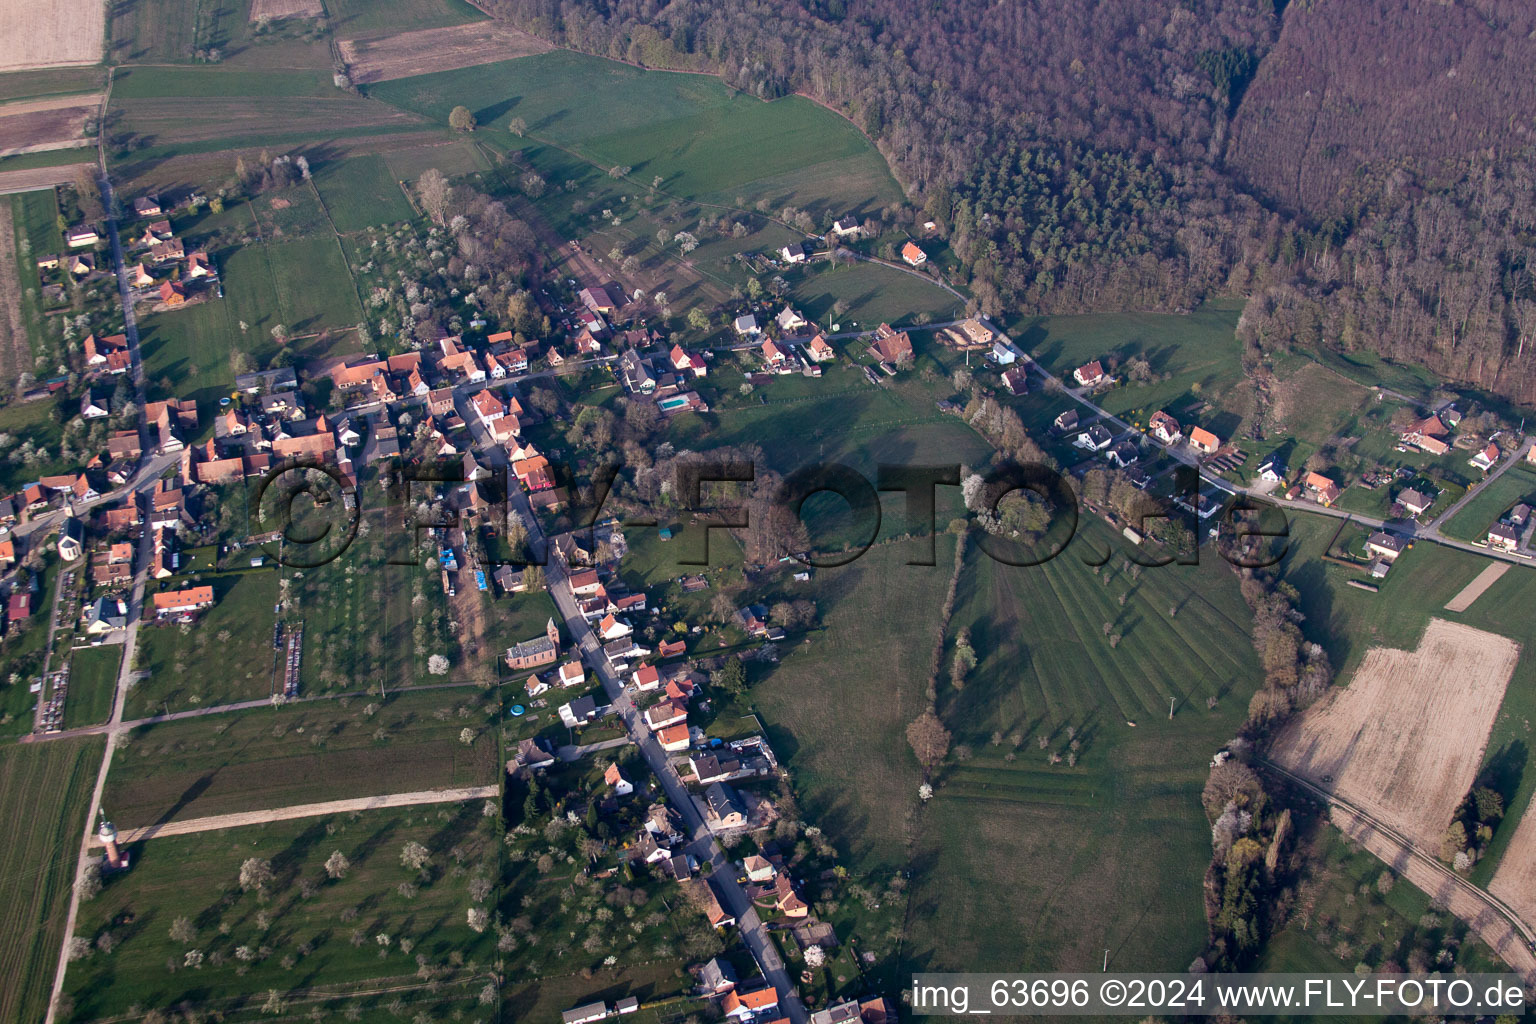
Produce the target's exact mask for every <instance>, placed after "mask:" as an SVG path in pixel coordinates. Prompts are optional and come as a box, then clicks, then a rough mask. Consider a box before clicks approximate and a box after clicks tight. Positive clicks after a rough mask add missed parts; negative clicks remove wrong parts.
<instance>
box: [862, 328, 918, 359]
mask: <svg viewBox="0 0 1536 1024" xmlns="http://www.w3.org/2000/svg"><path fill="white" fill-rule="evenodd" d="M869 350H870V351H871V352H873V353H874V354H875V358H877V359H879V360H880V361H881V362H882V363H897V364H900V363H910V362H911V361H912V359H913V356H914V352H913V350H912V338H911V337H910V336H909V335H908V334H907V332H906V331H898V330H897V329H896V328H894V327H892V326H891V325H890V324H881V325H880V326H879V327H877V328H875V340H874V341H872V342H870V344H869Z"/></svg>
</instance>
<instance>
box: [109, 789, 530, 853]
mask: <svg viewBox="0 0 1536 1024" xmlns="http://www.w3.org/2000/svg"><path fill="white" fill-rule="evenodd" d="M500 794H501V789H500V787H498V786H468V787H465V788H463V789H425V790H420V791H418V792H415V793H388V794H385V795H384V796H360V797H355V798H353V799H351V800H325V801H321V802H320V803H313V804H294V805H293V806H291V807H269V808H267V809H266V810H262V811H241V812H239V813H237V814H215V815H212V816H210V817H207V818H188V819H187V820H185V821H168V822H166V823H164V824H162V825H145V826H143V827H142V828H125V829H121V830H119V831H118V833H117V838H118V842H120V843H123V844H125V845H126V844H129V843H138V842H143V841H144V840H146V839H159V838H164V837H165V836H184V835H190V834H192V833H194V832H213V831H215V830H217V829H222V828H241V827H243V826H245V825H265V824H267V823H268V822H273V821H291V820H293V819H294V818H318V817H322V816H324V815H327V814H346V813H348V812H350V811H376V810H380V809H382V808H387V807H415V806H418V805H420V804H457V803H463V802H464V801H466V800H490V799H495V798H496V797H498V796H499V795H500ZM91 845H92V846H99V845H101V842H100V840H98V839H96V838H95V837H94V836H93V837H92V838H91Z"/></svg>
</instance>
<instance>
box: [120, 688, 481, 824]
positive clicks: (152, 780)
mask: <svg viewBox="0 0 1536 1024" xmlns="http://www.w3.org/2000/svg"><path fill="white" fill-rule="evenodd" d="M370 708H373V709H374V710H373V711H372V712H370V710H369V709H370ZM461 709H462V714H461ZM496 711H497V702H496V701H495V699H494V696H493V695H491V694H489V693H487V692H486V691H481V690H479V689H476V688H473V687H465V688H454V689H444V690H408V691H402V692H397V693H392V694H390V695H389V696H388V697H386V698H383V699H380V698H367V699H364V698H355V699H354V698H343V699H338V700H320V701H313V702H300V703H298V704H289V705H286V706H284V707H278V708H274V709H271V710H267V709H261V710H257V711H244V712H231V713H226V714H219V715H209V716H206V717H202V718H189V719H182V720H179V721H173V722H163V723H159V724H155V725H145V726H140V727H139V728H137V729H135V730H133V732H132V733H130V734H129V736H128V738H129V744H128V747H127V748H126V749H123V748H119V750H118V756H117V758H116V759H114V761H113V764H112V774H111V776H110V777H109V778H108V780H107V796H106V797H104V800H105V801H106V804H107V806H108V807H110V808H111V809H112V814H113V815H114V816H115V817H114V820H115V821H116V823H117V825H118V826H119V827H120V828H137V827H142V826H145V825H152V824H156V823H162V822H166V821H180V820H185V819H190V818H204V817H211V816H213V815H217V814H233V813H237V812H241V811H255V810H261V809H263V808H267V807H286V806H292V805H295V804H303V803H314V802H318V801H322V800H342V799H348V798H351V797H367V796H379V795H382V794H387V793H411V792H416V791H418V790H423V789H434V788H445V789H458V788H462V787H465V786H483V785H491V784H494V783H495V781H496V778H497V772H498V770H499V768H500V763H499V760H498V756H497V755H498V751H497V743H496V737H495V736H494V734H493V733H492V732H491V731H489V729H488V727H489V726H490V725H491V724H492V723H494V721H495V715H496ZM466 728H468V729H470V730H471V731H472V732H474V733H475V741H474V743H473V744H471V745H465V744H464V743H462V742H460V739H459V734H460V732H461V731H462V730H464V729H466Z"/></svg>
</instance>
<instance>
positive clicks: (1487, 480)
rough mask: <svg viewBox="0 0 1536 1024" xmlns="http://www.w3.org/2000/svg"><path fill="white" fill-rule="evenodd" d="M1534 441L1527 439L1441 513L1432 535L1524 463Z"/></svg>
mask: <svg viewBox="0 0 1536 1024" xmlns="http://www.w3.org/2000/svg"><path fill="white" fill-rule="evenodd" d="M1533 441H1536V438H1527V439H1526V440H1525V441H1524V442H1522V443H1521V445H1520V447H1519V449H1518V450H1517V451H1516V452H1515V453H1514V454H1513V455H1512V456H1510V457H1509V458H1506V459H1504V460H1503V461H1502V462H1500V463H1499V464H1498V465H1497V466H1495V467H1494V468H1493V469H1492V470H1490V471H1489V473H1488V475H1487V476H1485V477H1484V478H1483V479H1482V481H1481V482H1479V483H1477V484H1475V485H1473V486H1472V487H1468V488H1467V493H1466V494H1463V495H1462V496H1461V498H1460V499H1458V500H1457V501H1456V503H1455V504H1453V505H1452V506H1451V507H1450V508H1448V509H1446V510H1445V511H1444V512H1441V513H1440V514H1439V515H1438V516H1435V518H1434V519H1432V520H1431V521H1430V523H1429V530H1430V531H1431V532H1432V533H1434V534H1436V535H1438V534H1439V532H1440V524H1441V523H1444V522H1448V521H1449V520H1450V518H1451V517H1452V516H1454V515H1455V514H1456V513H1457V512H1460V511H1461V507H1462V506H1463V505H1465V504H1466V503H1467V502H1469V501H1471V500H1472V499H1473V498H1475V497H1477V495H1478V494H1479V493H1480V492H1481V491H1482V489H1483V488H1484V487H1487V486H1488V485H1490V484H1492V483H1493V482H1494V481H1495V480H1497V479H1498V478H1499V477H1501V476H1503V475H1504V474H1505V473H1507V472H1509V470H1510V467H1511V466H1515V465H1518V464H1519V463H1521V462H1524V461H1525V456H1526V452H1528V451H1529V450H1530V447H1531V444H1532V442H1533Z"/></svg>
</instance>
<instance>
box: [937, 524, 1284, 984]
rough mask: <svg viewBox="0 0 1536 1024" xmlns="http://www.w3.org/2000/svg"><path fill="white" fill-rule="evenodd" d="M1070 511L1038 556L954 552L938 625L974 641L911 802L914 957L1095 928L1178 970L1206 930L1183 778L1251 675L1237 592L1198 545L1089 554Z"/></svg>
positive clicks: (1193, 810) (976, 954)
mask: <svg viewBox="0 0 1536 1024" xmlns="http://www.w3.org/2000/svg"><path fill="white" fill-rule="evenodd" d="M1079 530H1080V533H1081V534H1082V535H1081V536H1080V537H1079V538H1078V539H1076V540H1074V541H1073V542H1072V544H1071V545H1069V546H1068V547H1067V548H1066V550H1065V552H1064V553H1063V554H1062V555H1061V556H1060V557H1057V558H1055V559H1053V560H1051V561H1049V562H1047V563H1046V564H1044V565H1041V566H1035V567H1027V568H1020V567H1012V566H1006V565H1002V564H999V563H996V562H993V561H992V560H991V559H989V558H988V557H986V556H985V554H983V553H981V552H980V551H976V550H973V551H972V552H971V553H970V554H969V556H968V558H967V564H966V566H965V570H964V574H963V575H962V576H961V579H960V589H959V594H958V600H957V604H956V610H955V614H954V617H953V619H952V620H951V623H950V636H951V639H953V637H954V636H955V635H957V633H958V631H959V630H961V629H964V630H967V631H969V635H970V640H971V643H972V645H973V646H974V648H975V650H976V652H977V654H978V656H979V658H980V661H979V663H978V665H977V667H976V669H975V670H973V672H972V673H971V674H970V676H969V678H968V679H967V681H966V684H965V687H964V689H961V690H955V689H953V688H952V687H951V685H950V684H949V682H948V679H947V673H946V676H945V680H944V682H943V683H941V686H940V710H941V714H942V715H943V717H944V720H945V722H946V724H947V725H948V727H949V728H950V730H951V732H952V733H953V735H954V744H955V747H954V753H953V754H952V757H951V765H950V766H949V767H947V768H945V769H944V770H942V771H941V772H940V773H939V776H938V780H937V790H938V794H937V796H936V798H935V799H934V800H933V801H932V802H931V803H929V804H926V805H924V806H923V807H922V809H921V811H920V812H919V838H918V842H917V847H916V849H917V853H916V858H915V860H916V863H919V864H922V865H923V866H924V870H923V871H922V873H921V874H920V875H919V876H918V879H917V881H916V884H915V885H914V892H913V901H914V902H913V913H914V915H915V916H917V917H919V918H920V919H922V920H923V921H924V922H925V923H924V926H923V928H921V929H918V930H915V931H914V933H913V934H912V935H911V936H909V950H910V959H911V961H912V963H913V965H914V969H926V970H958V969H962V968H966V969H969V967H970V965H976V967H978V968H997V969H1001V968H1003V967H1004V966H1005V965H1010V964H1013V965H1022V966H1023V968H1025V969H1030V970H1089V969H1091V968H1092V966H1093V964H1094V963H1096V962H1098V961H1099V960H1100V958H1101V956H1102V952H1103V950H1104V949H1106V948H1108V949H1109V950H1110V960H1111V964H1112V965H1113V964H1114V963H1115V962H1116V961H1118V962H1119V964H1120V965H1121V966H1122V968H1124V969H1132V968H1134V969H1139V970H1150V969H1154V968H1155V969H1162V970H1181V969H1183V968H1184V967H1185V966H1186V965H1187V964H1188V963H1189V961H1190V960H1192V959H1193V958H1194V957H1195V955H1196V954H1198V953H1199V952H1200V950H1201V949H1202V948H1203V945H1204V941H1205V922H1204V918H1203V915H1202V912H1201V906H1200V899H1199V892H1200V876H1201V872H1202V871H1203V870H1204V866H1205V861H1206V859H1207V858H1208V856H1209V848H1210V847H1209V843H1210V836H1209V829H1208V827H1207V825H1206V821H1205V816H1204V813H1203V811H1202V810H1201V808H1200V803H1199V793H1200V787H1201V786H1202V784H1203V783H1204V780H1205V775H1206V771H1207V762H1208V761H1209V759H1210V756H1211V754H1212V753H1213V752H1214V751H1215V750H1217V749H1218V748H1219V747H1221V746H1222V745H1223V744H1224V743H1225V742H1226V741H1227V740H1228V739H1230V738H1231V736H1232V735H1233V734H1234V733H1235V731H1236V729H1237V727H1238V725H1239V724H1240V723H1241V721H1242V719H1243V717H1244V715H1245V713H1246V709H1247V703H1248V697H1249V696H1250V694H1251V693H1252V691H1253V689H1254V686H1255V683H1256V680H1257V679H1258V677H1259V668H1258V663H1257V659H1256V657H1255V655H1254V653H1253V651H1252V648H1251V646H1250V644H1249V641H1248V636H1247V631H1248V613H1247V609H1246V608H1245V607H1244V606H1243V604H1242V601H1241V598H1240V597H1239V596H1238V593H1237V578H1236V576H1235V574H1234V573H1233V572H1232V571H1231V569H1230V567H1228V566H1227V565H1226V564H1225V563H1224V562H1222V561H1221V560H1220V559H1219V558H1218V557H1216V556H1214V554H1213V553H1212V552H1210V551H1208V550H1207V551H1204V552H1202V556H1203V557H1202V562H1201V564H1200V565H1198V566H1179V565H1170V566H1164V567H1161V568H1147V569H1144V570H1143V571H1141V572H1140V573H1139V574H1135V575H1133V574H1132V573H1131V572H1130V571H1129V568H1128V566H1127V565H1126V563H1125V560H1124V556H1123V554H1117V555H1115V556H1113V557H1111V558H1110V559H1109V561H1108V563H1107V564H1105V565H1103V566H1102V567H1100V568H1098V569H1094V568H1090V566H1089V565H1087V564H1084V559H1085V558H1086V557H1088V556H1089V555H1091V554H1092V553H1094V552H1102V551H1104V550H1111V551H1120V550H1122V549H1123V545H1121V544H1120V543H1119V542H1118V538H1115V537H1113V536H1112V535H1111V534H1110V531H1109V530H1108V528H1107V527H1105V526H1104V525H1103V524H1101V523H1099V522H1098V521H1097V520H1088V519H1084V520H1083V521H1082V522H1081V523H1080V526H1079ZM946 665H947V652H946ZM1170 699H1172V700H1173V701H1174V702H1175V705H1176V707H1175V716H1174V717H1173V719H1172V720H1171V721H1170V720H1169V717H1168V716H1169V701H1170ZM1053 756H1054V757H1056V758H1058V759H1059V761H1058V763H1054V764H1053V763H1051V760H1050V759H1051V758H1052V757H1053ZM1072 760H1076V761H1077V763H1076V764H1075V765H1073V764H1071V761H1072Z"/></svg>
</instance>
